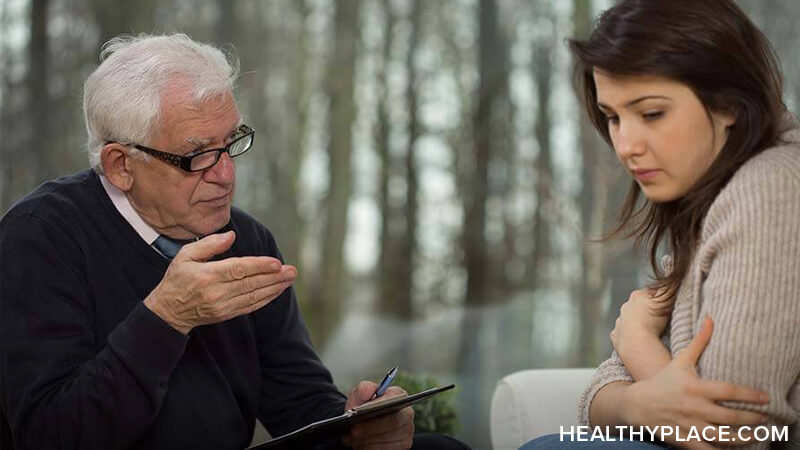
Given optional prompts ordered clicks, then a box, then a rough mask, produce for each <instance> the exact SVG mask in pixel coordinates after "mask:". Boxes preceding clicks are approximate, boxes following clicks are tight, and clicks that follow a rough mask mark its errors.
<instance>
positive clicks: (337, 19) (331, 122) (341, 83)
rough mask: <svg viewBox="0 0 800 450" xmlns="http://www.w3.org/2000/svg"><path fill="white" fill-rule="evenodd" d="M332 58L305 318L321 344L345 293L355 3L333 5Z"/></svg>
mask: <svg viewBox="0 0 800 450" xmlns="http://www.w3.org/2000/svg"><path fill="white" fill-rule="evenodd" d="M335 7H336V12H335V15H334V41H333V46H334V49H333V56H332V58H331V60H330V61H329V65H328V73H327V80H326V82H327V94H328V99H329V107H328V168H329V175H330V183H329V186H328V193H327V197H326V202H325V231H324V232H323V240H322V263H321V266H320V276H319V277H318V278H317V279H316V280H315V281H314V285H313V286H312V287H311V292H310V293H309V303H310V306H311V308H312V309H313V310H314V311H315V315H314V316H312V317H311V318H310V320H309V324H310V328H311V330H313V331H312V333H313V338H314V341H315V342H317V343H318V344H320V343H322V342H325V341H326V340H327V338H328V337H329V336H330V333H331V332H332V331H333V329H334V327H335V326H336V325H338V323H339V319H340V318H341V315H342V303H343V297H344V295H346V289H345V286H346V275H347V267H346V265H345V261H344V240H345V236H346V234H347V214H348V207H349V205H350V193H351V185H352V180H351V176H352V175H351V161H350V155H351V154H352V146H353V130H352V127H353V123H354V121H355V117H356V105H355V99H354V91H355V69H356V60H357V53H358V41H359V37H360V32H359V31H360V26H359V18H360V11H361V1H360V0H341V1H338V2H336V3H335Z"/></svg>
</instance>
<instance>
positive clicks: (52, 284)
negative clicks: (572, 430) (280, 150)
mask: <svg viewBox="0 0 800 450" xmlns="http://www.w3.org/2000/svg"><path fill="white" fill-rule="evenodd" d="M103 56H104V61H103V63H102V64H101V65H100V66H99V67H98V68H97V70H95V71H94V73H92V74H91V75H90V76H89V78H88V80H87V81H86V84H85V92H84V112H85V117H86V128H87V130H88V134H89V143H88V150H89V159H90V164H91V166H92V169H91V170H88V171H85V172H81V173H78V174H76V175H72V176H69V177H65V178H59V179H57V180H54V181H51V182H48V183H45V184H43V185H42V186H40V187H39V188H37V189H36V190H35V191H33V192H32V193H30V194H29V195H27V196H26V197H25V198H23V199H22V200H21V201H20V202H19V203H17V204H16V205H15V206H14V207H13V208H12V209H11V210H10V211H9V212H8V213H7V214H6V215H5V217H4V218H3V219H2V222H0V364H2V365H1V366H0V401H1V402H2V409H3V411H4V413H5V416H6V418H7V420H8V426H9V428H10V430H11V435H12V437H13V445H14V448H17V449H20V450H21V449H55V448H69V449H117V448H119V449H123V448H124V449H184V448H187V449H188V448H191V449H201V448H203V449H205V448H208V449H241V448H244V447H246V446H247V445H248V444H249V442H250V440H251V438H252V435H253V429H254V426H255V420H256V418H258V419H260V420H261V422H262V423H263V424H264V425H265V426H266V428H267V429H268V430H269V431H270V432H271V433H272V434H273V435H281V434H284V433H286V432H288V431H291V430H293V429H295V428H298V427H300V426H302V425H304V424H307V423H309V422H312V421H316V420H320V419H323V418H326V417H330V416H334V415H338V414H341V413H342V412H343V410H344V408H349V407H352V406H354V405H358V404H361V403H364V402H366V401H367V400H368V399H369V397H370V396H371V395H372V394H373V392H374V391H375V384H374V383H369V382H362V383H360V384H359V385H358V386H357V387H356V388H354V389H353V391H352V393H351V394H350V397H349V398H345V396H344V395H342V394H341V393H339V392H338V391H337V389H336V388H335V387H334V385H333V383H332V380H331V376H330V373H329V372H328V370H327V369H326V368H325V367H324V366H323V364H322V363H321V362H320V360H319V358H318V356H317V354H316V353H315V351H314V349H313V348H312V347H311V343H310V340H309V337H308V333H307V331H306V327H305V325H304V322H303V319H302V317H301V315H300V311H299V310H298V306H297V302H296V300H295V297H294V294H293V290H292V289H291V285H292V283H293V281H294V280H295V277H296V276H297V270H296V269H295V268H294V267H292V266H290V265H285V264H283V263H282V262H281V256H280V253H279V251H278V248H277V245H276V243H275V240H274V238H273V237H272V235H271V234H270V232H269V231H268V230H267V229H266V228H264V227H263V226H262V225H261V224H259V223H258V222H257V221H255V220H254V219H253V218H252V217H250V216H248V215H247V214H245V213H244V212H242V211H239V210H237V209H236V208H232V207H231V201H232V198H233V193H234V185H235V183H234V181H235V180H234V166H233V160H232V158H234V157H237V156H239V155H242V154H243V153H245V152H246V151H247V150H249V149H250V147H251V145H252V143H253V137H254V131H253V130H252V129H251V128H249V127H248V126H247V125H244V124H243V123H242V119H241V116H240V114H239V110H238V109H237V106H236V102H235V100H234V97H233V82H234V79H235V77H236V68H235V65H232V64H231V63H230V62H229V61H228V59H227V58H226V57H225V55H223V53H222V52H220V51H219V50H218V49H216V48H214V47H212V46H208V45H204V44H199V43H197V42H194V41H192V40H190V39H189V38H188V37H187V36H185V35H170V36H139V37H136V38H117V39H114V40H112V41H110V42H109V43H108V44H107V45H106V46H105V47H104V51H103ZM34 150H35V149H34ZM398 391H400V390H399V389H398V388H392V389H390V391H389V394H388V395H392V394H397V393H398ZM412 419H413V411H412V410H411V409H410V408H406V409H404V410H402V411H400V412H397V413H394V414H393V415H390V416H385V417H383V418H380V419H375V420H373V421H371V422H367V423H364V424H362V425H359V426H357V427H354V428H353V429H352V430H351V432H350V434H349V435H347V436H346V437H345V438H344V439H343V443H344V444H346V445H349V446H352V447H356V448H379V447H380V448H408V447H409V446H410V445H411V444H412V438H413V420H412ZM334 445H340V443H338V442H337V443H334ZM417 445H419V446H421V447H422V446H425V445H427V446H428V447H429V448H447V447H448V446H449V448H465V447H463V444H460V443H458V442H457V441H455V440H452V439H450V438H447V437H444V436H427V437H417V439H416V440H415V446H417Z"/></svg>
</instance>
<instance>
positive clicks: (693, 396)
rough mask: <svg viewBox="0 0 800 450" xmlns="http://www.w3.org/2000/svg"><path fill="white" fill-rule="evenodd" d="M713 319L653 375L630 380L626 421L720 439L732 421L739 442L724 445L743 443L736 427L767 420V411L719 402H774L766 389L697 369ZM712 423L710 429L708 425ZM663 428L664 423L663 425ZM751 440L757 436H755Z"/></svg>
mask: <svg viewBox="0 0 800 450" xmlns="http://www.w3.org/2000/svg"><path fill="white" fill-rule="evenodd" d="M712 331H713V323H712V321H711V318H707V319H706V321H705V322H704V324H703V327H702V329H701V330H700V332H699V333H698V334H697V335H696V336H695V337H694V339H692V341H691V342H690V343H689V345H688V346H687V347H686V349H684V350H683V351H682V352H680V353H678V354H677V355H675V357H674V358H673V359H672V360H671V361H670V362H669V363H668V364H667V365H666V366H665V367H664V368H663V369H662V370H660V371H658V372H657V373H656V374H655V375H654V376H653V377H651V378H649V379H647V380H644V381H640V382H636V383H633V384H631V385H630V386H629V387H628V389H627V390H626V392H625V397H626V399H625V404H626V405H627V407H626V408H625V411H624V412H623V417H624V421H625V422H626V423H628V424H633V425H638V426H651V427H653V426H657V425H658V426H661V427H665V426H667V427H671V429H672V430H673V431H674V430H676V429H679V430H680V433H681V437H682V438H684V439H685V438H686V437H687V435H688V433H689V431H690V429H691V427H695V429H696V430H697V432H698V433H700V437H701V438H703V439H710V440H712V441H713V440H716V441H718V443H722V442H719V426H720V425H727V426H729V427H730V429H729V433H730V434H729V438H728V439H730V437H734V438H736V439H737V441H736V442H728V441H726V442H724V444H725V445H737V442H738V445H743V444H746V443H747V442H743V441H741V440H739V439H738V438H739V436H738V434H737V429H738V427H740V426H743V425H748V426H751V427H755V426H758V425H763V424H764V422H766V421H767V419H768V416H766V415H764V414H761V413H757V412H752V411H744V410H738V409H733V408H727V407H724V406H721V405H719V404H717V402H719V401H740V402H746V403H754V404H759V405H762V404H766V403H769V399H768V397H767V394H766V393H764V392H761V391H758V390H756V389H752V388H749V387H745V386H740V385H736V384H733V383H726V382H721V381H712V380H704V379H702V378H700V376H699V375H698V374H697V370H696V366H697V361H698V359H699V358H700V355H701V354H702V353H703V350H705V348H706V346H707V345H708V342H709V341H710V340H711V333H712ZM707 427H710V428H707ZM662 429H663V428H662ZM667 440H668V441H669V442H670V443H671V444H673V445H677V446H681V447H686V448H710V446H709V445H708V444H705V443H703V442H700V441H690V442H685V441H677V439H675V436H671V437H667ZM750 442H752V440H751V441H750Z"/></svg>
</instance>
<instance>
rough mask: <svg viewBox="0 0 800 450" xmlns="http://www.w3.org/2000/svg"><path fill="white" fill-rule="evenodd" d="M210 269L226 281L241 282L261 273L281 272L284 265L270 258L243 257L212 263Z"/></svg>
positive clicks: (209, 265) (209, 264)
mask: <svg viewBox="0 0 800 450" xmlns="http://www.w3.org/2000/svg"><path fill="white" fill-rule="evenodd" d="M207 265H208V267H209V268H210V269H211V270H212V271H213V272H214V274H216V275H217V276H219V277H221V279H223V280H225V281H235V280H241V279H243V278H247V277H251V276H253V275H256V274H260V273H276V272H280V270H281V267H283V264H282V263H281V261H280V260H279V259H277V258H272V257H269V256H241V257H234V258H226V259H223V260H222V261H212V262H210V263H208V264H207Z"/></svg>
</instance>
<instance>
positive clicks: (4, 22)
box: [0, 2, 26, 212]
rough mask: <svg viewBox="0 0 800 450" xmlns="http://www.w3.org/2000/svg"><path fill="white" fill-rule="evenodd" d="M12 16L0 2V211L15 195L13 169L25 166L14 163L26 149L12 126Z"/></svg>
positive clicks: (13, 111) (4, 208) (7, 8)
mask: <svg viewBox="0 0 800 450" xmlns="http://www.w3.org/2000/svg"><path fill="white" fill-rule="evenodd" d="M11 23H12V19H11V18H10V13H9V5H8V2H2V3H0V37H2V44H1V45H2V47H0V52H1V53H0V57H1V58H2V59H0V67H2V69H3V70H2V77H0V80H2V85H0V89H2V101H0V142H2V145H0V169H2V170H1V171H0V211H2V212H5V211H6V209H8V207H9V206H11V204H12V202H13V201H14V200H15V199H16V191H15V189H14V186H15V184H16V183H15V181H16V179H15V176H14V175H15V173H18V172H21V171H22V169H23V168H24V167H25V166H26V165H24V164H19V163H17V164H16V165H15V164H14V161H15V160H16V161H19V160H20V159H23V158H25V153H23V152H19V151H17V150H18V148H19V147H18V146H17V145H16V144H17V143H18V142H19V137H18V134H17V133H14V132H12V130H15V129H17V128H16V126H15V122H16V120H15V118H16V117H18V115H17V114H15V107H16V103H17V102H16V98H15V97H16V95H15V93H16V92H17V89H15V83H14V80H13V79H12V69H13V68H14V64H13V61H14V58H13V53H14V52H15V49H14V48H13V47H12V46H11V45H10V44H9V38H8V33H9V31H8V30H9V29H10V28H11Z"/></svg>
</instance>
